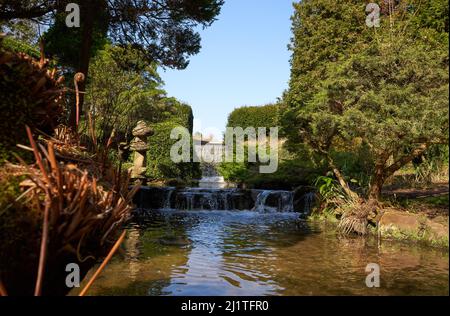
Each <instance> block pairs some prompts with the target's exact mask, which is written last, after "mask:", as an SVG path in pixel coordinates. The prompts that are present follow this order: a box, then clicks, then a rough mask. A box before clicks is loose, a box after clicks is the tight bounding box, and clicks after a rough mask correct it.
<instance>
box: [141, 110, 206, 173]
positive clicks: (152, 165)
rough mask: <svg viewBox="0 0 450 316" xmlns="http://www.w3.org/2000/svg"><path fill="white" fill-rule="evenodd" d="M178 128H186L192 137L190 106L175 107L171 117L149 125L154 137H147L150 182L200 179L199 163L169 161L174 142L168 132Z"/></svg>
mask: <svg viewBox="0 0 450 316" xmlns="http://www.w3.org/2000/svg"><path fill="white" fill-rule="evenodd" d="M178 126H183V127H185V128H187V129H188V130H189V132H190V133H191V135H192V130H193V115H192V109H191V107H190V106H188V105H176V111H175V114H174V115H173V117H171V118H169V119H168V120H166V121H164V122H160V123H156V124H152V125H151V127H152V128H153V130H154V135H152V136H150V137H149V145H150V149H149V151H148V152H147V177H148V178H149V179H150V180H167V179H174V178H177V179H183V180H191V179H196V178H200V177H201V172H200V164H199V163H178V164H175V163H174V162H173V161H172V160H171V159H170V148H171V147H172V145H173V144H174V143H176V140H173V139H170V132H171V131H172V129H174V128H175V127H178ZM191 148H192V146H191Z"/></svg>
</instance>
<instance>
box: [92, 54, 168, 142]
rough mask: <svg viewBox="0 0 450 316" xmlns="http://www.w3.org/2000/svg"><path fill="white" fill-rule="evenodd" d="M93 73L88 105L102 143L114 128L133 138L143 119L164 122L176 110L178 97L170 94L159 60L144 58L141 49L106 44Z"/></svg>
mask: <svg viewBox="0 0 450 316" xmlns="http://www.w3.org/2000/svg"><path fill="white" fill-rule="evenodd" d="M90 73H91V77H90V81H89V84H88V90H89V94H88V95H87V97H86V105H87V106H88V108H89V111H90V113H91V118H92V121H93V123H94V126H95V130H96V131H97V135H96V136H97V137H98V138H99V140H101V141H100V142H101V143H102V142H103V143H104V141H106V140H107V139H108V138H109V137H110V135H111V133H112V131H113V129H114V130H115V134H116V136H117V137H118V139H119V140H120V141H123V140H127V141H130V140H131V137H132V135H131V130H132V129H133V128H134V127H135V126H136V123H137V122H138V121H139V120H145V121H147V122H148V123H155V122H161V121H163V120H164V119H166V118H167V117H168V116H170V115H172V114H173V113H172V112H171V111H172V104H173V103H175V102H176V101H175V100H172V99H171V98H167V97H166V92H165V91H164V90H163V89H162V84H163V82H162V80H161V78H160V77H159V75H158V73H157V71H156V64H155V63H152V64H150V65H149V64H147V63H146V62H144V61H143V60H142V54H141V52H140V51H137V50H133V49H131V48H129V49H124V48H122V47H117V46H112V45H106V47H105V48H104V49H103V50H101V51H99V52H98V54H97V56H96V57H95V58H94V59H93V61H92V65H91V72H90Z"/></svg>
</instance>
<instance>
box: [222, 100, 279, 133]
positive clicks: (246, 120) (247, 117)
mask: <svg viewBox="0 0 450 316" xmlns="http://www.w3.org/2000/svg"><path fill="white" fill-rule="evenodd" d="M278 108H279V105H277V104H269V105H265V106H244V107H241V108H237V109H235V110H234V111H233V112H231V114H230V115H229V116H228V123H227V126H228V127H242V128H243V129H245V128H247V127H255V128H258V127H267V128H270V127H275V126H278Z"/></svg>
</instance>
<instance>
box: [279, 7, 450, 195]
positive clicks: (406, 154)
mask: <svg viewBox="0 0 450 316" xmlns="http://www.w3.org/2000/svg"><path fill="white" fill-rule="evenodd" d="M387 1H393V0H387ZM428 2H432V3H433V4H435V5H436V7H439V8H443V6H442V5H440V4H442V3H443V2H444V1H443V0H430V1H428ZM393 5H394V6H393V7H392V8H393V9H391V10H390V11H388V12H387V13H384V14H382V15H381V25H380V27H379V28H369V27H368V26H367V25H366V23H365V19H366V13H365V4H364V3H361V1H356V0H333V1H332V0H304V1H302V2H300V3H298V4H296V5H295V10H296V13H295V15H294V17H293V31H294V39H293V42H292V47H291V49H292V51H293V57H292V60H291V66H292V73H291V81H290V87H289V90H288V91H287V93H286V95H285V102H286V106H287V110H286V112H285V113H284V115H283V118H282V124H283V128H284V132H285V134H286V135H287V136H288V139H289V141H290V142H291V143H293V144H295V143H299V142H306V143H308V144H309V145H310V146H311V147H312V148H313V149H314V150H315V151H316V152H317V153H320V154H322V155H323V156H324V157H326V158H327V159H328V162H329V164H330V167H331V168H332V169H333V171H334V173H335V175H336V177H337V178H338V180H339V182H340V183H341V185H342V186H343V187H344V189H345V190H346V191H347V193H348V194H350V195H354V193H353V192H352V191H351V190H350V188H349V187H348V185H347V183H346V181H345V179H344V176H343V175H342V172H341V170H340V169H339V167H338V166H337V165H336V164H335V162H334V160H333V152H334V151H336V150H337V149H338V148H339V147H338V144H352V143H355V140H360V141H359V143H360V144H361V146H365V148H368V150H369V154H368V156H367V157H366V159H371V160H372V162H373V166H374V167H373V171H372V177H371V178H372V180H371V185H370V190H369V196H370V197H371V198H375V199H377V198H378V197H379V195H380V193H381V189H382V186H383V184H384V182H385V180H386V179H387V178H388V177H389V176H391V175H392V174H393V173H394V172H395V171H397V170H399V169H400V168H401V167H403V166H404V165H405V164H407V163H409V162H410V161H412V160H413V159H414V158H415V157H417V156H419V155H421V154H423V153H424V152H425V151H426V150H427V149H428V148H429V147H430V146H432V145H433V144H440V143H447V142H448V97H449V95H448V14H445V13H442V12H441V13H439V12H438V13H436V11H430V9H429V7H426V8H425V6H424V5H423V4H421V2H420V1H398V2H396V3H393ZM424 8H425V9H424ZM382 12H384V11H382ZM447 12H448V9H447ZM429 16H433V21H432V23H430V22H429V21H430V20H429V18H428V17H429ZM434 19H438V20H434ZM446 25H447V26H446Z"/></svg>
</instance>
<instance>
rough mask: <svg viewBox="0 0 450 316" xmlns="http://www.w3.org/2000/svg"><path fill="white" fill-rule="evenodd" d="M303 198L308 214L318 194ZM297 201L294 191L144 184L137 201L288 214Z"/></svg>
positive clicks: (160, 206) (157, 206)
mask: <svg viewBox="0 0 450 316" xmlns="http://www.w3.org/2000/svg"><path fill="white" fill-rule="evenodd" d="M303 198H304V201H305V207H304V208H305V210H304V212H305V213H307V212H309V209H310V207H311V205H312V203H313V199H314V194H307V195H305V196H304V197H303ZM293 200H294V194H293V192H291V191H280V190H245V189H236V188H228V189H208V188H169V187H143V188H141V190H140V191H139V193H138V194H137V196H136V199H135V201H134V202H135V204H137V206H138V207H139V208H143V209H149V210H168V211H171V210H185V211H209V210H214V211H238V210H247V211H249V210H251V211H255V212H259V213H275V212H280V213H286V212H294V206H293V205H294V201H293ZM297 211H299V212H303V210H297Z"/></svg>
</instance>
